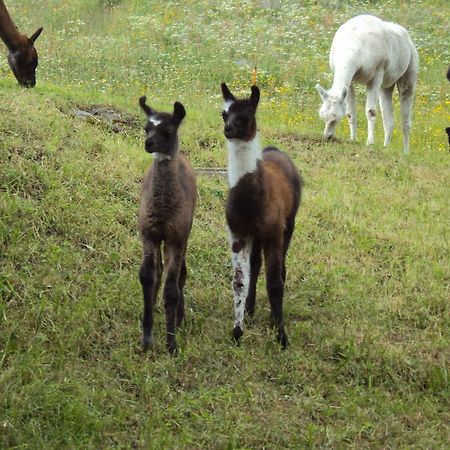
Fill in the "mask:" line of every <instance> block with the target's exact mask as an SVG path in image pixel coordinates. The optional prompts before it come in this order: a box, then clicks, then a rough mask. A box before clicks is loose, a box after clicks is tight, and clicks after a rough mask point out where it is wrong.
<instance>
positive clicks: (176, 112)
mask: <svg viewBox="0 0 450 450" xmlns="http://www.w3.org/2000/svg"><path fill="white" fill-rule="evenodd" d="M185 115H186V110H185V109H184V106H183V105H182V104H181V103H180V102H175V103H174V104H173V116H172V117H173V122H174V123H175V125H179V124H180V123H181V121H182V120H183V119H184V116H185Z"/></svg>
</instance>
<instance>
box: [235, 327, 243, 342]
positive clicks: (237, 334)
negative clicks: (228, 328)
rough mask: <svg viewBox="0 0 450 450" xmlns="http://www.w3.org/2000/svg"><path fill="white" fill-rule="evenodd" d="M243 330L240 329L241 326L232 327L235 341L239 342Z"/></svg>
mask: <svg viewBox="0 0 450 450" xmlns="http://www.w3.org/2000/svg"><path fill="white" fill-rule="evenodd" d="M243 334H244V332H243V331H242V328H241V327H234V329H233V339H234V340H235V341H236V343H239V340H240V339H241V337H242V335H243Z"/></svg>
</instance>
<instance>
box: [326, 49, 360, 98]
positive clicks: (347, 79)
mask: <svg viewBox="0 0 450 450" xmlns="http://www.w3.org/2000/svg"><path fill="white" fill-rule="evenodd" d="M356 69H357V66H356V65H355V63H354V61H353V58H352V57H351V56H347V57H343V58H342V59H340V60H339V63H338V64H337V65H336V67H335V69H334V76H333V85H332V86H331V89H330V90H329V91H328V92H329V94H330V95H341V94H342V92H343V90H344V88H345V89H347V91H348V89H349V88H350V84H351V82H352V80H353V77H354V76H355V73H356Z"/></svg>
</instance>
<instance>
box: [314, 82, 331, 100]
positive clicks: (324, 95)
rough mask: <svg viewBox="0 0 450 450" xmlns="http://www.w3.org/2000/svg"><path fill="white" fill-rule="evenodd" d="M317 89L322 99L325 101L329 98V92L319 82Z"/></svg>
mask: <svg viewBox="0 0 450 450" xmlns="http://www.w3.org/2000/svg"><path fill="white" fill-rule="evenodd" d="M316 89H317V92H318V93H319V94H320V96H321V97H322V100H323V101H325V100H326V99H327V98H328V92H327V91H326V90H325V89H324V88H323V87H322V86H321V85H320V84H319V83H317V84H316Z"/></svg>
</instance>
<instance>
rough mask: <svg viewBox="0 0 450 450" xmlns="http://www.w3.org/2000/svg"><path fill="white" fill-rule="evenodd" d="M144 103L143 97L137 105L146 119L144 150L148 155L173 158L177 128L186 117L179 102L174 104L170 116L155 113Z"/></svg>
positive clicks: (176, 140)
mask: <svg viewBox="0 0 450 450" xmlns="http://www.w3.org/2000/svg"><path fill="white" fill-rule="evenodd" d="M146 101H147V98H146V97H145V96H143V97H141V98H140V99H139V104H140V105H141V108H142V109H143V111H144V112H145V114H147V118H148V122H147V124H146V126H145V131H146V133H147V137H146V139H145V150H146V151H147V152H149V153H160V154H163V155H167V156H173V155H174V154H175V153H176V151H177V147H178V146H177V144H178V137H177V131H178V127H179V126H180V123H181V122H182V120H183V118H184V116H185V115H186V110H185V109H184V106H183V105H182V104H181V103H180V102H175V103H174V105H173V113H172V114H169V113H164V112H157V111H155V110H154V109H153V108H151V107H150V106H148V105H147V103H146Z"/></svg>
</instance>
